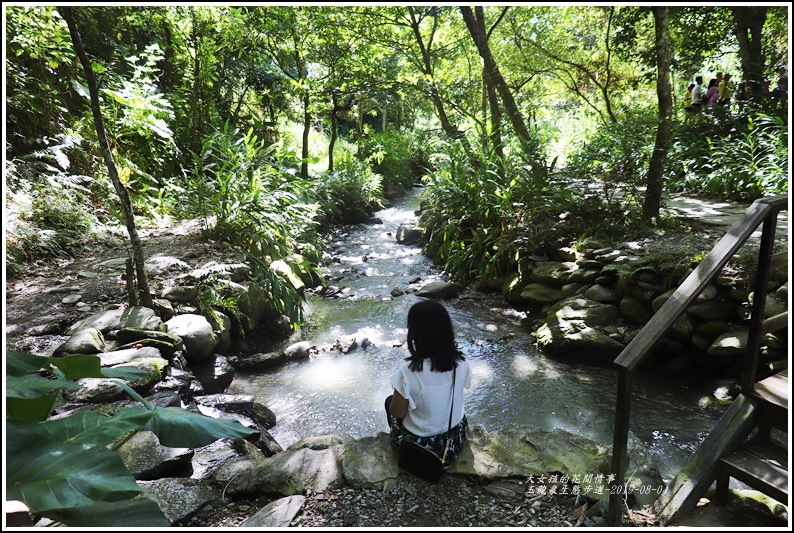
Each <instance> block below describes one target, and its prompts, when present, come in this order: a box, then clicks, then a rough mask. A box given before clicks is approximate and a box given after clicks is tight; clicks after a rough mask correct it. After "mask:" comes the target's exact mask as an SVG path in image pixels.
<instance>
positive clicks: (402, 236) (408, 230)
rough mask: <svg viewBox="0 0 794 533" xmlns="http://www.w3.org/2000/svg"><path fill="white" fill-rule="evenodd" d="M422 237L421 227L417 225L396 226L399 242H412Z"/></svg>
mask: <svg viewBox="0 0 794 533" xmlns="http://www.w3.org/2000/svg"><path fill="white" fill-rule="evenodd" d="M421 238H422V228H420V227H418V226H403V225H402V224H401V225H400V226H399V227H398V228H397V242H399V243H400V244H412V243H415V242H418V241H419V240H420V239H421Z"/></svg>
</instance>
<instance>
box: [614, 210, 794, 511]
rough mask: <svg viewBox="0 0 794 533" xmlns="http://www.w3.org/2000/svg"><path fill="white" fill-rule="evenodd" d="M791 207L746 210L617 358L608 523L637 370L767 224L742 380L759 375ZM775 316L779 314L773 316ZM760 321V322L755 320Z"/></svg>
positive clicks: (624, 460)
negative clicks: (783, 222) (767, 310)
mask: <svg viewBox="0 0 794 533" xmlns="http://www.w3.org/2000/svg"><path fill="white" fill-rule="evenodd" d="M787 208H788V195H781V196H774V197H769V198H761V199H758V200H756V201H755V202H753V203H752V204H751V205H750V207H749V208H748V209H747V212H746V213H745V214H744V215H743V216H742V218H740V219H739V220H738V221H737V222H736V223H735V224H734V225H733V226H731V228H730V230H728V232H727V233H726V234H725V236H724V237H722V239H720V241H719V242H718V243H717V245H716V246H715V247H714V248H713V249H712V250H711V252H709V254H708V255H707V256H706V257H705V259H704V260H703V261H702V262H701V263H700V264H699V265H698V266H697V268H695V270H694V271H692V273H691V274H689V276H687V278H686V279H685V280H684V282H683V283H681V285H680V286H679V287H678V289H676V291H675V292H674V293H673V294H672V295H671V296H670V298H669V299H668V300H667V301H666V302H665V303H664V305H662V306H661V307H660V308H659V310H658V311H657V312H656V313H655V314H654V315H653V316H652V317H651V319H650V320H649V321H648V322H647V323H646V324H645V326H644V327H643V328H642V330H641V331H640V333H639V334H637V336H636V337H634V339H632V341H631V342H630V343H629V344H628V345H627V346H626V347H625V348H624V349H623V351H622V352H621V353H620V355H619V356H618V357H617V358H616V359H615V360H614V365H615V366H616V367H617V370H618V392H617V401H616V405H615V434H614V440H613V444H612V473H613V474H614V481H613V482H612V483H611V485H610V497H609V509H608V511H609V515H608V525H610V526H613V527H614V526H619V525H621V516H622V508H621V505H620V503H621V499H622V498H623V497H624V496H625V495H624V493H623V490H621V489H625V487H624V484H625V476H626V467H627V464H628V456H627V446H628V433H629V413H630V405H631V382H632V375H633V373H634V370H636V368H637V367H638V366H639V364H640V363H641V362H642V360H643V358H644V357H645V356H646V355H647V354H648V353H649V352H650V351H651V349H652V348H653V347H654V346H655V345H656V343H657V342H658V341H659V340H660V339H661V338H662V337H664V335H665V334H666V333H667V331H668V330H669V329H670V328H671V327H672V326H673V324H675V322H676V320H678V318H679V317H680V316H681V314H683V312H684V311H685V310H686V308H687V306H689V304H690V303H692V301H694V299H695V298H697V296H698V295H699V294H700V293H701V292H702V291H703V289H704V288H705V287H706V285H708V284H709V283H710V282H711V281H712V280H713V279H714V278H715V277H716V276H717V274H719V273H720V271H721V270H722V268H723V267H724V266H725V264H726V263H727V262H728V260H730V258H731V257H733V255H734V254H735V253H736V251H737V250H738V249H739V248H740V247H741V246H742V245H743V244H744V243H745V242H746V241H747V239H748V238H749V237H750V236H751V235H752V234H753V233H754V232H755V231H756V229H757V228H758V226H759V225H761V224H763V225H764V229H763V233H762V237H761V251H760V253H759V265H758V267H759V268H758V272H759V274H758V275H757V276H756V291H755V296H754V305H753V317H754V319H753V320H752V321H751V325H750V334H749V338H748V353H753V352H755V353H754V356H753V357H748V361H747V365H746V366H747V368H746V370H745V375H744V377H743V380H742V385H743V387H746V386H747V382H748V380H754V379H755V367H756V365H757V352H758V350H759V349H760V344H759V343H760V337H761V333H760V331H762V328H763V326H762V324H761V320H762V319H763V309H764V304H765V300H766V284H767V280H768V279H769V269H770V265H771V264H772V261H773V259H772V253H771V252H772V247H773V244H774V233H775V223H776V219H777V214H778V212H779V211H781V210H783V209H787ZM774 318H775V319H776V318H777V317H774ZM756 322H757V324H756Z"/></svg>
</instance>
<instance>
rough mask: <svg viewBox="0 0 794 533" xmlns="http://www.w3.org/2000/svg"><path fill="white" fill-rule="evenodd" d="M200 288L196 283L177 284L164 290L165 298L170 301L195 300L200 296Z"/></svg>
mask: <svg viewBox="0 0 794 533" xmlns="http://www.w3.org/2000/svg"><path fill="white" fill-rule="evenodd" d="M198 295H199V289H198V287H197V286H196V285H177V286H176V287H168V288H167V289H165V290H164V291H163V294H162V296H163V298H165V299H166V300H168V301H169V302H193V301H195V300H196V298H198Z"/></svg>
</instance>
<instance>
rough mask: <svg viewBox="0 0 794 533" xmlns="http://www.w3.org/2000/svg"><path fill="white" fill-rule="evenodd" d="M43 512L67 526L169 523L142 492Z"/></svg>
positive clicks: (158, 507)
mask: <svg viewBox="0 0 794 533" xmlns="http://www.w3.org/2000/svg"><path fill="white" fill-rule="evenodd" d="M47 516H48V517H49V518H51V519H53V520H57V521H59V522H63V523H64V524H66V525H67V526H69V527H101V528H102V529H103V530H104V529H107V528H111V527H134V528H143V527H156V528H165V527H169V526H170V525H171V524H170V523H169V522H168V520H166V518H165V516H163V511H162V510H160V506H159V505H157V503H156V502H154V501H153V500H150V499H149V498H146V497H144V496H138V497H135V498H132V499H130V500H123V501H119V502H102V503H99V504H96V505H86V506H84V507H76V508H72V509H64V510H62V511H59V512H57V513H47Z"/></svg>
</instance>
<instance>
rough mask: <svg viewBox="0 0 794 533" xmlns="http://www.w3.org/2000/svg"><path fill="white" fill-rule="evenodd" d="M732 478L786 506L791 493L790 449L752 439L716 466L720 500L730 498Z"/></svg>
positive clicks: (721, 459) (762, 440) (723, 458)
mask: <svg viewBox="0 0 794 533" xmlns="http://www.w3.org/2000/svg"><path fill="white" fill-rule="evenodd" d="M730 478H734V479H738V480H739V481H741V482H742V483H744V484H746V485H749V486H750V487H752V488H754V489H756V490H758V491H761V492H763V493H764V494H766V495H767V496H769V497H771V498H774V499H775V500H777V501H779V502H781V503H784V504H785V503H787V502H788V492H789V486H788V449H787V448H785V447H783V446H780V445H777V444H775V443H772V442H770V441H767V440H764V439H752V440H750V441H748V442H746V443H744V444H742V445H741V446H739V448H737V449H736V450H734V451H733V452H732V453H730V454H728V455H726V456H725V457H722V458H720V460H719V462H718V463H717V498H718V499H723V500H725V499H727V497H728V493H729V492H728V481H729V479H730Z"/></svg>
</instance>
